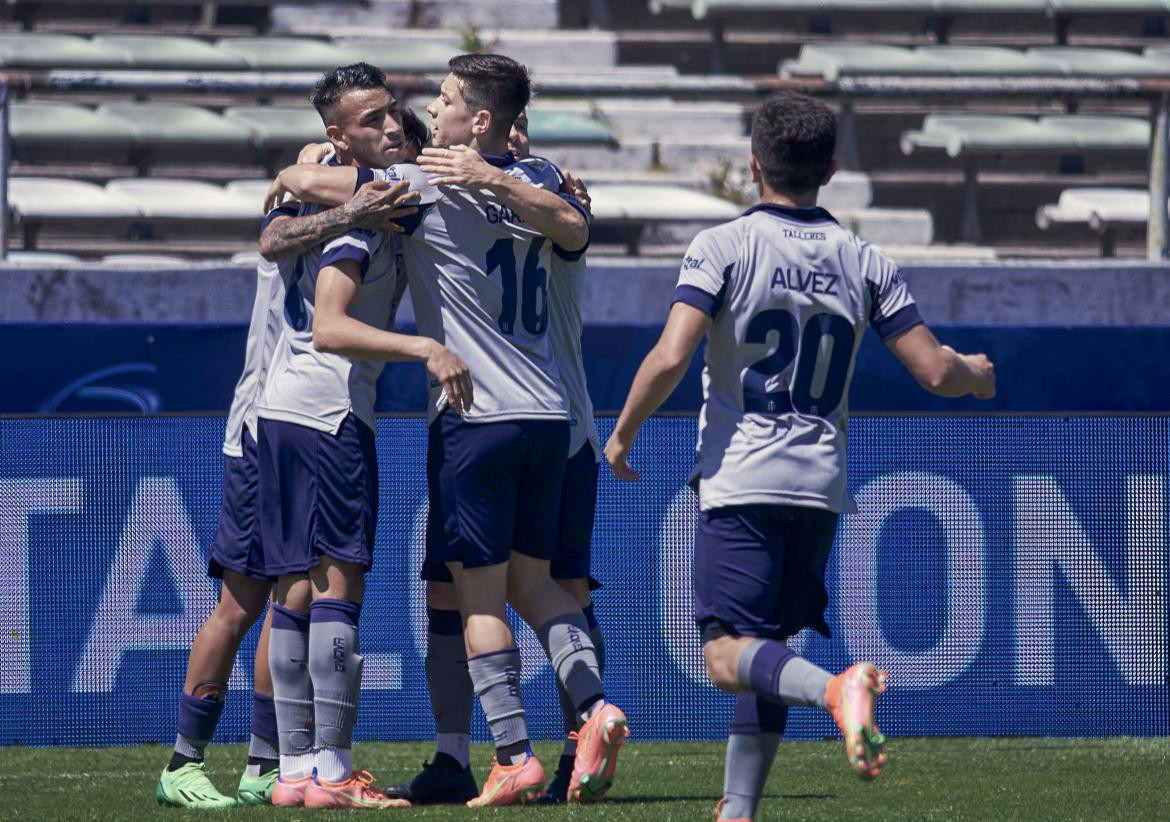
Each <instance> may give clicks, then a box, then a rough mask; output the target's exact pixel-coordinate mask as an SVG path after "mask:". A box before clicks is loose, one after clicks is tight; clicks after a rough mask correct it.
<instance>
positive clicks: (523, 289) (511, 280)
mask: <svg viewBox="0 0 1170 822" xmlns="http://www.w3.org/2000/svg"><path fill="white" fill-rule="evenodd" d="M544 239H545V238H544V237H537V238H536V239H535V240H533V241H532V242H531V244H529V246H528V255H527V256H526V257H525V258H524V271H523V272H521V276H520V278H519V280H520V281H519V282H517V277H516V247H515V246H516V241H515V240H513V239H511V238H509V237H505V238H503V239H501V240H496V242H495V243H494V244H493V245H492V247H491V248H489V249H488V253H487V261H486V262H487V265H486V266H485V268H486V270H487V275H488V276H489V277H490V276H491V275H492V272H493V271H495V270H496V269H497V268H498V269H500V283H501V285H502V286H503V288H504V295H503V299H502V300H501V303H500V316H499V320H498V322H499V325H500V331H501V332H502V333H504V334H507V335H508V336H509V337H510V336H512V334H514V333H515V330H516V319H517V318H516V313H517V308H519V313H520V318H519V319H520V324H521V325H522V326H523V327H524V330H525V331H527V332H528V333H529V334H532V335H533V336H536V337H538V336H540V335H541V334H543V333H544V331H545V329H546V328H548V271H546V270H545V269H543V268H541V267H540V249H541V248H542V247H543V246H544ZM517 291H519V294H517ZM518 296H519V298H520V299H517V297H518ZM517 304H519V305H517Z"/></svg>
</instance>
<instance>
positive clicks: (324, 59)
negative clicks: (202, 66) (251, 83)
mask: <svg viewBox="0 0 1170 822" xmlns="http://www.w3.org/2000/svg"><path fill="white" fill-rule="evenodd" d="M216 46H217V47H218V48H219V49H220V50H221V51H223V52H225V53H227V54H232V55H235V56H237V57H240V58H242V59H243V60H244V61H245V62H246V63H247V64H248V66H249V67H251V68H253V69H256V70H258V71H329V70H330V69H334V68H337V67H338V66H346V65H349V64H350V63H354V62H356V61H355V60H354V59H353V57H352V55H350V54H348V53H347V52H346V51H345V49H342V48H339V47H337V46H335V45H333V44H332V43H327V42H325V41H323V40H313V39H311V38H308V37H225V38H224V39H222V40H220V41H219V42H217V43H216Z"/></svg>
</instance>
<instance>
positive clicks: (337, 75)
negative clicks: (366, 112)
mask: <svg viewBox="0 0 1170 822" xmlns="http://www.w3.org/2000/svg"><path fill="white" fill-rule="evenodd" d="M368 88H380V89H385V88H386V75H385V74H383V73H382V70H381V69H380V68H376V67H374V66H371V65H370V64H369V63H354V64H353V65H352V66H338V67H337V68H335V69H333V70H332V71H327V72H325V74H324V75H322V77H321V79H320V80H318V81H317V85H316V86H315V87H314V88H313V93H312V94H310V95H309V102H310V103H312V104H313V108H315V109H317V113H318V114H320V115H321V119H322V120H323V121H325V125H329V121H328V120H327V119H326V116H327V113H328V111H329V110H330V109H331V108H333V107H334V106H335V105H337V104H338V102H340V100H341V98H342V95H344V94H345V93H346V92H347V91H354V90H364V89H368Z"/></svg>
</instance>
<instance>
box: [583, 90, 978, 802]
mask: <svg viewBox="0 0 1170 822" xmlns="http://www.w3.org/2000/svg"><path fill="white" fill-rule="evenodd" d="M836 131H837V124H836V120H835V119H834V116H833V114H832V112H830V110H829V109H828V108H827V107H826V106H824V105H823V104H822V103H820V102H817V101H816V100H813V99H812V98H810V97H806V96H803V95H799V94H792V93H783V92H781V93H776V94H773V95H772V96H771V97H769V98H768V99H767V100H766V101H765V103H764V105H763V107H762V108H761V110H760V112H759V113H758V114H757V115H756V117H755V121H754V123H753V125H752V156H751V161H750V162H751V169H752V176H753V179H754V180H755V182H756V183H757V184H758V185H759V188H760V195H761V202H760V204H759V205H756V206H753V207H752V208H749V209H748V210H747V211H745V212H744V213H743V215H742V216H741V217H739V218H738V219H736V220H733V221H731V222H729V223H726V224H724V225H721V226H718V227H716V228H712V229H708V230H706V231H703V232H701V233H700V234H699V235H698V236H697V237H696V238H695V240H694V241H693V242H692V243H691V246H690V248H689V250H688V251H687V254H686V257H685V258H684V260H683V264H682V270H681V272H680V274H679V281H678V287H677V288H676V290H675V295H674V304H673V306H672V307H671V311H670V316H669V317H668V319H667V322H666V327H665V329H664V330H663V332H662V337H661V339H660V340H659V341H658V344H657V345H656V346H655V347H654V349H653V350H652V351H651V352H650V353H649V355H647V357H646V359H645V361H644V362H643V363H642V365H641V367H640V368H639V370H638V373H637V375H636V376H635V378H634V383H633V386H632V387H631V389H630V396H629V398H628V399H627V400H626V405H625V408H623V409H622V413H621V417H620V418H619V419H618V422H617V426H616V428H615V429H614V433H613V435H612V436H611V437H610V439H609V441H608V442H607V443H606V446H605V456H606V460H607V461H608V462H609V464H610V466H611V467H612V468H613V471H614V473H615V474H616V475H617V476H618V477H619V478H621V479H624V480H635V479H637V478H638V474H637V473H636V472H635V471H634V469H633V468H631V467H630V464H629V462H628V457H629V453H630V449H631V447H632V446H633V444H634V440H635V437H636V435H637V432H638V428H639V426H641V424H642V423H643V422H644V421H645V420H646V419H647V418H648V417H649V416H650V414H651V413H653V412H654V410H655V409H657V408H658V407H659V406H660V405H661V404H662V403H663V401H665V400H666V398H667V397H668V396H669V395H670V393H671V392H672V391H673V390H674V388H675V387H676V386H677V385H678V383H679V381H680V380H681V379H682V376H683V374H684V373H685V371H686V368H687V365H688V363H689V362H690V359H691V356H692V355H693V354H694V351H695V349H696V348H697V347H698V344H699V342H700V341H701V340H702V338H703V337H704V336H706V337H707V349H706V366H705V368H704V370H703V407H702V411H701V412H700V415H699V446H698V454H697V460H698V465H697V472H698V477H699V479H698V481H699V506H700V514H699V524H698V529H697V532H696V535H695V563H694V571H695V573H694V586H695V619H696V621H697V623H698V626H699V630H700V632H701V634H702V638H703V656H704V659H705V660H706V664H707V676H708V678H709V679H710V680H711V682H712V684H714V685H715V686H717V687H718V688H721V689H722V690H725V691H728V692H731V693H738V694H739V696H738V698H737V700H736V706H735V717H734V719H733V720H732V724H731V730H730V736H729V738H728V746H727V765H726V773H725V777H724V780H725V781H724V795H723V798H722V799H721V800H720V802H719V807H718V809H717V816H718V818H719V819H723V820H750V819H753V818H754V817H755V815H756V808H757V805H758V804H759V801H760V796H761V794H762V792H763V788H764V783H765V780H766V779H767V775H768V770H769V768H770V767H771V764H772V760H773V758H774V757H775V754H776V749H777V746H778V745H779V740H780V734H781V733H782V732H783V730H784V725H785V721H786V719H787V712H788V706H789V705H803V706H809V707H817V708H820V709H822V710H825V711H828V712H829V713H831V714H832V716H833V719H834V720H835V721H836V723H837V727H838V728H839V729H840V731H841V734H842V735H843V736H844V738H845V753H846V756H847V757H848V760H849V764H850V765H851V767H852V768H853V770H854V771H856V772H857V773H858V774H859V775H860V776H862V777H863V778H866V779H872V778H873V777H876V776H877V775H878V774H879V773H880V772H881V769H882V766H883V765H884V764H885V762H886V755H885V753H884V752H883V747H884V744H885V738H884V737H883V736H882V734H881V733H880V732H879V731H878V729H877V726H876V725H875V724H874V703H875V701H876V698H877V696H878V695H879V694H880V693H882V691H884V690H885V687H886V684H885V674H884V673H883V672H881V671H879V670H877V669H876V668H875V667H874V666H873V665H872V664H870V663H868V662H859V663H857V664H855V665H853V666H851V667H849V668H848V669H847V670H846V671H845V672H844V673H841V674H839V675H837V676H833V675H832V674H830V673H829V672H828V671H824V670H822V669H821V668H818V667H817V666H815V665H813V664H812V663H810V662H808V661H807V660H805V659H803V658H801V657H799V656H797V655H796V654H795V653H794V652H793V651H791V650H790V649H789V648H788V646H787V645H786V644H784V641H785V640H786V639H787V638H788V637H790V636H792V635H793V634H795V633H796V632H797V631H799V630H801V629H802V628H806V627H809V628H814V629H816V630H817V631H818V632H820V633H821V634H823V635H824V636H828V635H829V628H828V626H827V625H826V623H825V619H824V610H825V606H826V604H827V595H826V593H825V588H824V570H825V563H826V560H827V557H828V554H829V550H830V548H831V547H832V544H833V534H834V531H835V529H836V525H837V519H838V517H839V515H840V514H841V513H844V512H848V511H850V510H852V505H853V504H852V501H851V500H850V499H849V496H848V494H847V492H846V485H845V423H846V417H847V415H848V388H849V382H850V379H851V377H852V374H853V368H854V364H855V362H856V357H857V351H858V348H859V346H860V345H861V337H862V334H863V333H864V331H865V328H866V326H867V325H869V326H873V328H874V330H875V331H876V332H877V333H878V335H879V336H880V337H881V338H882V340H883V341H884V342H885V343H886V345H887V346H888V347H889V348H890V349H891V350H892V351H893V352H894V354H895V355H896V356H897V357H898V358H899V359H900V360H901V361H902V363H903V364H904V365H905V366H906V368H907V369H909V371H910V373H911V374H913V375H914V377H915V378H916V379H917V380H918V381H919V383H920V384H921V385H922V386H923V387H924V388H926V389H927V390H928V391H931V392H933V393H935V394H939V395H941V396H945V397H960V396H964V395H966V394H974V395H975V396H976V397H979V398H989V397H992V396H994V395H995V370H994V367H993V366H992V364H991V362H990V361H988V359H987V358H986V357H985V356H983V355H982V354H970V355H964V354H957V353H956V352H955V351H954V350H952V349H951V348H949V347H948V346H945V345H940V344H939V342H938V341H937V340H936V339H935V338H934V336H933V335H932V334H931V333H930V331H929V330H928V329H927V327H926V325H925V324H923V321H922V318H921V316H920V315H919V312H918V308H917V307H916V306H915V304H914V301H913V298H912V297H911V296H910V292H909V290H908V289H907V287H906V283H905V281H904V280H903V279H902V276H901V275H900V274H899V272H898V269H897V267H896V266H895V265H894V264H893V263H892V262H890V261H889V260H888V259H887V258H885V257H884V256H882V255H881V254H880V253H879V252H877V251H876V250H875V249H873V248H872V247H871V246H869V245H868V244H867V243H865V242H863V241H861V240H859V239H858V238H857V237H855V236H854V235H853V234H852V233H850V232H849V231H848V230H846V229H845V228H843V227H842V226H840V225H839V224H838V223H837V221H836V220H834V219H833V217H832V215H831V214H829V212H827V211H825V210H824V209H822V208H818V207H816V200H817V191H818V189H819V187H820V186H822V185H824V184H825V183H827V182H828V181H829V179H830V178H831V177H832V175H833V172H834V171H835V165H834V163H833V151H834V147H835V143H836Z"/></svg>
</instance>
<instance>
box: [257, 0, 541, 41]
mask: <svg viewBox="0 0 1170 822" xmlns="http://www.w3.org/2000/svg"><path fill="white" fill-rule="evenodd" d="M557 2H558V0H367V2H364V3H352V4H351V3H345V4H338V3H322V4H321V5H318V6H307V7H306V6H301V5H295V6H276V7H275V8H273V9H272V26H273V29H274V30H276V31H285V32H290V31H291V32H295V31H314V32H330V31H332V29H333V28H335V27H337V26H361V27H363V28H364V29H365V31H364V33H365V34H379V33H387V34H388V33H391V32H392V30H399V29H404V28H423V29H428V28H429V29H434V28H448V29H458V30H465V29H469V28H472V27H474V28H480V29H500V28H507V27H509V26H515V25H516V22H517V21H520V20H522V21H524V25H525V26H526V27H527V28H530V29H542V30H543V29H555V28H557V26H558V24H559V21H558V16H559V11H558V9H557Z"/></svg>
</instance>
